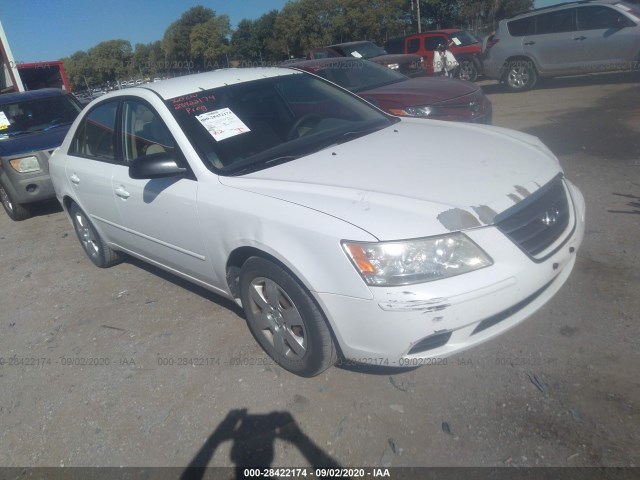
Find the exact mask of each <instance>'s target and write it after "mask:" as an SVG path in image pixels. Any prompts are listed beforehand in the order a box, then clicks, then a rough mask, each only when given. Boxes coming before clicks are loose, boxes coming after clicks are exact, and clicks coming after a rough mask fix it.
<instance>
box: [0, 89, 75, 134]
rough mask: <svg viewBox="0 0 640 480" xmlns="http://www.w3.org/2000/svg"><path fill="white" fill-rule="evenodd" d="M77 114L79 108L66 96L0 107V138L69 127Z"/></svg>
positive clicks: (35, 99) (31, 100) (36, 99)
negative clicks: (64, 126)
mask: <svg viewBox="0 0 640 480" xmlns="http://www.w3.org/2000/svg"><path fill="white" fill-rule="evenodd" d="M79 112H80V106H79V105H78V104H77V103H76V102H75V101H74V100H73V99H71V97H69V96H68V95H57V96H55V97H49V98H33V99H30V100H25V101H21V102H14V103H8V104H5V105H0V138H9V137H12V136H16V135H25V134H29V133H34V132H41V131H47V130H50V129H52V128H57V127H60V126H62V125H69V124H71V123H72V122H73V121H74V120H75V118H76V117H77V116H78V113H79Z"/></svg>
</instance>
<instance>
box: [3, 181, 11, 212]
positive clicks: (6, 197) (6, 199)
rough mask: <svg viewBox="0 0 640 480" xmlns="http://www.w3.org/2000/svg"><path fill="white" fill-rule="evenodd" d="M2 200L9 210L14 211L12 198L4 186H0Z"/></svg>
mask: <svg viewBox="0 0 640 480" xmlns="http://www.w3.org/2000/svg"><path fill="white" fill-rule="evenodd" d="M0 200H2V204H3V205H4V206H5V207H7V210H9V211H12V212H13V203H11V199H10V198H9V195H8V194H7V192H5V190H4V188H2V187H0Z"/></svg>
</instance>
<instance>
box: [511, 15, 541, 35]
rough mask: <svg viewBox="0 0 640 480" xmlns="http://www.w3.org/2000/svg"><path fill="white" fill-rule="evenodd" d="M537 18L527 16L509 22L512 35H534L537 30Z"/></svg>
mask: <svg viewBox="0 0 640 480" xmlns="http://www.w3.org/2000/svg"><path fill="white" fill-rule="evenodd" d="M535 18H536V17H525V18H519V19H518V20H512V21H510V22H508V23H507V29H508V30H509V34H510V35H511V36H512V37H524V36H525V35H533V33H534V32H535V25H536V23H535Z"/></svg>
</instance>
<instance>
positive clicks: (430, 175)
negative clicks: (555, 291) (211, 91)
mask: <svg viewBox="0 0 640 480" xmlns="http://www.w3.org/2000/svg"><path fill="white" fill-rule="evenodd" d="M560 172H561V168H560V165H559V163H558V161H557V159H556V158H555V157H554V156H553V154H552V153H551V152H550V151H549V150H548V149H547V148H546V147H545V146H544V145H543V144H542V143H541V142H540V141H539V140H538V139H537V138H536V137H533V136H530V135H526V134H523V133H519V132H515V131H511V130H507V129H501V128H497V127H489V126H480V125H467V124H454V123H451V122H441V121H433V122H430V123H429V124H428V126H427V125H426V124H425V122H424V121H422V120H415V119H408V120H404V119H403V120H402V121H401V122H399V123H397V124H395V125H393V126H391V127H389V128H385V129H383V130H380V131H378V132H375V133H372V134H370V135H367V136H365V137H361V138H359V139H356V140H354V141H351V142H348V143H344V144H341V145H337V146H334V147H329V148H327V149H325V150H322V151H320V152H316V153H314V154H312V155H308V156H306V157H302V158H299V159H297V160H294V161H291V162H288V163H285V164H281V165H278V166H274V167H271V168H268V169H265V170H261V171H258V172H255V173H251V174H247V175H244V176H238V177H220V181H221V183H223V184H224V185H227V186H229V187H234V188H239V189H243V190H246V191H249V192H253V193H256V194H261V195H267V196H269V197H273V198H278V199H281V200H283V201H286V202H290V203H294V204H297V205H301V206H303V207H306V208H309V209H312V210H316V211H318V212H323V213H325V214H327V215H331V216H334V217H337V218H340V219H342V220H344V221H346V222H348V223H351V224H353V225H356V226H358V227H360V228H361V229H363V230H365V231H367V232H369V233H370V234H371V235H373V236H374V237H376V238H378V239H379V240H394V239H401V238H417V237H422V236H425V235H436V234H441V233H447V232H451V231H457V230H464V229H468V228H475V227H481V226H484V225H490V224H492V223H493V220H494V217H495V216H496V215H497V214H499V213H501V212H503V211H504V210H506V209H508V208H509V207H512V206H513V205H514V204H516V203H519V202H520V201H521V200H522V199H523V198H525V197H527V196H528V195H530V194H532V193H533V192H535V191H536V190H537V189H539V188H540V187H541V186H543V185H544V184H546V183H548V182H549V181H550V180H551V179H553V178H554V177H555V176H557V175H558V174H559V173H560Z"/></svg>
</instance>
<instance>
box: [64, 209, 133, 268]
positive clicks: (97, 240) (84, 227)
mask: <svg viewBox="0 0 640 480" xmlns="http://www.w3.org/2000/svg"><path fill="white" fill-rule="evenodd" d="M69 214H70V215H71V221H72V222H73V228H74V229H75V231H76V235H77V236H78V240H80V244H81V245H82V248H83V249H84V252H85V253H86V254H87V256H88V257H89V259H90V260H91V261H92V262H93V263H94V264H95V265H96V266H97V267H100V268H108V267H112V266H114V265H117V264H118V263H121V262H122V260H123V254H122V252H117V251H115V250H113V249H112V248H111V247H109V245H107V244H106V243H105V241H104V240H103V239H102V237H100V234H99V233H98V231H97V230H96V229H95V227H94V226H93V224H92V223H91V221H90V220H89V218H88V217H87V216H86V215H85V213H84V212H83V211H82V210H80V207H78V206H77V205H76V204H75V203H74V204H73V205H71V207H70V208H69Z"/></svg>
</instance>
